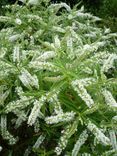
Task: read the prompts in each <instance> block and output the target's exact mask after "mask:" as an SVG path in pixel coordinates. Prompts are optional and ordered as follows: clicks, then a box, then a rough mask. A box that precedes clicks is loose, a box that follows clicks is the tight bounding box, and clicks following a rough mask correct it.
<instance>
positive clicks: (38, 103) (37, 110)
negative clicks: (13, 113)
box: [28, 96, 46, 126]
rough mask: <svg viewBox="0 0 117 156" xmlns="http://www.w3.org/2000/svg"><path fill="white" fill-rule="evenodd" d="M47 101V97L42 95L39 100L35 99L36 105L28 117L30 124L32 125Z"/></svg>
mask: <svg viewBox="0 0 117 156" xmlns="http://www.w3.org/2000/svg"><path fill="white" fill-rule="evenodd" d="M45 101H46V97H44V96H42V97H41V98H40V99H39V101H37V100H35V102H34V106H33V108H32V111H31V113H30V115H29V118H28V125H30V126H32V125H33V124H34V123H35V121H36V119H37V117H38V116H39V114H41V112H40V109H41V107H42V106H43V104H44V103H45Z"/></svg>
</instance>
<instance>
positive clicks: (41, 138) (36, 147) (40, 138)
mask: <svg viewBox="0 0 117 156" xmlns="http://www.w3.org/2000/svg"><path fill="white" fill-rule="evenodd" d="M44 139H45V136H44V135H40V136H39V138H38V139H37V141H36V142H35V144H34V145H33V148H34V149H38V148H39V146H40V145H41V143H42V142H43V141H44Z"/></svg>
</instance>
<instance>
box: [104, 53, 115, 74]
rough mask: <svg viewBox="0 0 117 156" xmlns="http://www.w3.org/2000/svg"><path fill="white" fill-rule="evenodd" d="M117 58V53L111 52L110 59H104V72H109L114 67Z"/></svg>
mask: <svg viewBox="0 0 117 156" xmlns="http://www.w3.org/2000/svg"><path fill="white" fill-rule="evenodd" d="M116 59H117V55H116V54H110V56H109V57H108V59H106V60H105V61H104V64H103V67H102V72H108V70H109V69H111V68H114V65H113V64H114V61H115V60H116Z"/></svg>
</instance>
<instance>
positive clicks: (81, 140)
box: [72, 130, 88, 156]
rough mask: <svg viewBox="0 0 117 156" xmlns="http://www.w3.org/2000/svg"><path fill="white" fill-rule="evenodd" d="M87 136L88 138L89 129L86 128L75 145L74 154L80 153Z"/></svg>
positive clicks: (74, 155) (75, 155)
mask: <svg viewBox="0 0 117 156" xmlns="http://www.w3.org/2000/svg"><path fill="white" fill-rule="evenodd" d="M87 138H88V134H87V130H84V131H83V132H82V133H81V135H80V136H79V139H78V140H77V142H76V143H75V145H74V148H73V150H72V156H77V155H78V153H79V150H80V148H81V146H82V145H83V144H84V143H85V141H86V140H87Z"/></svg>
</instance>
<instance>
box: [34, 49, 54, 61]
mask: <svg viewBox="0 0 117 156" xmlns="http://www.w3.org/2000/svg"><path fill="white" fill-rule="evenodd" d="M55 56H56V53H55V52H54V51H46V52H44V53H43V54H42V55H40V56H39V57H37V58H36V59H35V61H46V60H48V59H51V58H54V57H55Z"/></svg>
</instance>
